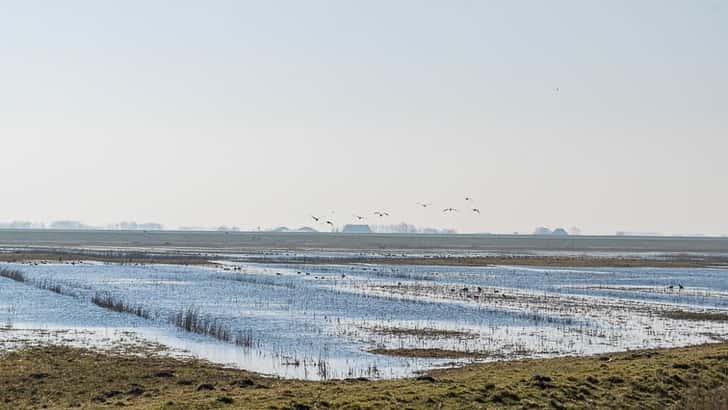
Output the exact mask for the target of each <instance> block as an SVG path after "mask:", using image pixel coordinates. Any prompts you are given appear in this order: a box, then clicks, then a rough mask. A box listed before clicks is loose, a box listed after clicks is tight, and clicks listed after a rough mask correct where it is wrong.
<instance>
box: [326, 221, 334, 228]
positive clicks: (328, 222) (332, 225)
mask: <svg viewBox="0 0 728 410" xmlns="http://www.w3.org/2000/svg"><path fill="white" fill-rule="evenodd" d="M326 225H331V227H332V228H333V227H334V223H333V222H331V221H326Z"/></svg>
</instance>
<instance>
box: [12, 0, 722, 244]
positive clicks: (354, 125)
mask: <svg viewBox="0 0 728 410" xmlns="http://www.w3.org/2000/svg"><path fill="white" fill-rule="evenodd" d="M0 10H1V12H0V221H10V220H32V221H46V222H47V221H52V220H59V219H66V220H69V219H70V220H82V221H84V222H85V223H88V224H97V225H98V224H101V225H103V224H109V223H115V222H119V221H137V222H150V221H154V222H159V223H162V224H164V225H165V226H166V227H177V226H217V225H228V226H239V227H241V228H242V229H255V228H256V227H258V226H262V227H273V226H278V225H288V226H292V227H298V226H303V225H313V226H315V227H318V228H323V227H321V226H316V225H315V224H314V223H313V221H312V220H311V218H310V216H311V215H317V216H324V217H328V218H330V219H332V220H334V221H335V222H336V223H337V224H338V225H343V224H345V223H351V222H353V217H352V214H360V215H364V216H367V217H368V220H367V222H369V223H375V224H388V223H399V222H408V223H412V224H416V225H419V226H433V227H449V228H455V229H457V230H458V231H460V232H492V233H511V232H516V231H518V232H531V231H533V229H534V228H535V227H537V226H548V227H552V228H553V227H565V228H570V227H574V226H576V227H579V228H580V229H581V230H582V232H584V233H594V234H600V233H614V232H615V231H629V232H660V233H664V234H697V233H702V234H728V217H727V214H726V209H728V188H726V186H727V184H726V181H728V163H727V161H726V160H727V159H728V115H727V113H728V41H727V39H728V3H726V2H721V1H686V0H685V1H670V0H659V1H657V0H655V1H652V0H639V1H634V0H631V1H626V0H624V1H619V0H614V1H590V0H573V1H558V0H554V1H548V2H545V1H535V0H534V1H524V0H503V1H485V0H484V1H465V0H448V1H427V0H419V1H409V0H399V1H379V0H368V1H345V0H331V1H321V0H310V1H305V2H302V1H256V2H253V1H232V0H231V1H223V0H217V1H215V0H212V1H205V2H200V1H183V0H175V1H171V0H169V1H162V0H157V1H137V0H127V1H123V2H122V1H110V0H106V1H104V0H89V1H78V0H76V1H74V0H69V1H65V2H57V1H51V0H47V1H41V0H35V1H33V0H29V1H23V2H3V3H2V4H1V5H0ZM465 196H470V197H473V198H474V201H475V206H476V207H477V208H479V209H480V210H481V214H480V215H477V214H474V213H472V212H470V211H468V209H469V208H471V206H469V205H470V204H469V203H468V202H467V201H465V200H464V197H465ZM417 202H432V203H433V206H432V207H430V208H427V209H425V208H422V207H419V206H417V204H416V203H417ZM446 207H454V208H458V209H461V210H462V212H459V213H454V214H444V213H443V212H442V209H443V208H446ZM375 210H386V211H388V212H389V213H390V214H391V216H390V217H388V218H377V217H375V216H373V215H372V213H373V212H374V211H375Z"/></svg>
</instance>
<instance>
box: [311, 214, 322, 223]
mask: <svg viewBox="0 0 728 410" xmlns="http://www.w3.org/2000/svg"><path fill="white" fill-rule="evenodd" d="M311 218H312V219H313V220H314V221H316V222H319V221H320V220H321V218H319V217H318V216H313V215H311Z"/></svg>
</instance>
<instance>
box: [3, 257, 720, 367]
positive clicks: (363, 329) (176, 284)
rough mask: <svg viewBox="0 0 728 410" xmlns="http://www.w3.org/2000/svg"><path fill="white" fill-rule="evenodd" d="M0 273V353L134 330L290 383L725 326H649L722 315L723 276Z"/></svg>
mask: <svg viewBox="0 0 728 410" xmlns="http://www.w3.org/2000/svg"><path fill="white" fill-rule="evenodd" d="M1 267H7V268H12V269H18V270H20V271H22V272H24V274H25V276H26V277H27V278H28V282H27V283H18V282H14V281H11V280H9V279H6V278H0V326H5V327H7V328H10V329H12V330H13V331H10V330H5V331H0V343H1V344H0V348H2V347H4V348H6V349H8V348H16V347H18V346H20V345H22V343H19V342H17V340H19V339H23V340H30V339H33V338H36V339H37V338H38V337H39V336H37V335H36V336H33V335H34V333H38V332H33V331H29V330H26V331H25V333H23V337H22V338H19V337H18V334H20V333H19V332H21V331H20V329H35V330H38V329H46V330H49V329H52V330H58V329H71V330H72V331H73V332H70V333H66V334H64V335H60V334H58V335H59V336H58V337H49V336H48V332H45V333H43V332H41V333H39V334H42V335H44V336H41V337H46V338H47V341H48V342H53V343H65V344H73V345H89V346H96V347H104V346H106V345H109V344H111V343H113V342H114V341H115V340H118V339H120V338H123V337H127V338H128V337H129V332H132V333H134V334H135V335H136V336H138V337H139V338H140V339H143V340H146V341H149V342H154V343H160V344H163V345H165V346H168V347H169V348H170V354H177V355H186V354H187V355H193V356H196V357H201V358H204V359H208V360H211V361H214V362H218V363H223V364H228V365H232V366H237V367H241V368H245V369H248V370H253V371H257V372H260V373H265V374H271V375H276V376H281V377H289V378H305V379H322V378H345V377H371V378H385V377H386V378H389V377H402V376H408V375H411V374H413V373H414V372H416V371H419V370H423V369H427V368H431V367H436V366H442V365H445V364H448V363H451V362H453V360H447V359H422V358H404V357H392V356H383V355H376V354H371V353H368V352H367V350H371V349H373V348H422V349H425V348H440V349H449V350H458V351H471V352H478V353H480V354H482V355H489V356H490V357H491V358H492V359H501V358H512V357H546V356H553V355H560V354H589V353H599V352H610V351H617V350H625V349H632V348H643V347H661V346H677V345H687V344H692V343H703V342H708V341H711V340H717V338H721V337H726V336H727V335H728V328H727V326H726V323H722V322H682V321H676V320H671V319H666V318H664V317H663V316H661V315H660V314H659V312H660V311H661V310H664V309H674V308H675V307H677V306H681V307H684V308H689V309H704V308H710V309H716V310H721V311H725V310H728V281H727V280H725V279H726V275H727V274H728V271H725V270H719V269H652V268H579V269H557V268H534V267H514V266H495V267H483V268H472V267H441V266H437V267H432V266H400V265H397V266H389V265H382V264H370V265H295V264H288V265H282V264H277V265H266V264H256V263H242V262H234V261H228V262H225V264H224V265H223V266H222V267H221V268H205V267H185V266H172V265H140V266H133V265H118V264H100V263H80V264H79V263H76V264H68V263H66V264H30V265H28V264H22V265H21V264H0V268H1ZM44 281H45V283H53V284H56V285H60V286H61V289H62V293H63V294H58V293H54V292H51V291H49V290H44V289H38V288H37V287H36V286H37V285H38V284H39V283H43V282H44ZM671 285H672V287H673V288H672V289H670V286H671ZM679 285H682V286H683V288H684V289H679ZM478 288H480V289H478ZM97 292H109V293H110V294H111V295H113V296H115V297H117V298H121V299H123V300H124V301H126V302H128V303H130V304H133V305H139V306H143V307H144V309H145V310H146V311H148V312H149V314H150V315H149V316H150V317H149V318H148V319H145V318H141V317H137V316H134V315H131V314H127V313H117V312H112V311H109V310H106V309H103V308H101V307H98V306H96V305H94V304H93V303H91V298H92V297H93V295H95V294H96V293H97ZM190 307H194V308H196V309H198V310H199V312H200V314H201V315H203V316H209V317H211V318H214V319H216V320H218V322H219V323H220V324H222V325H224V326H225V327H226V328H229V329H230V331H231V332H233V333H237V332H244V333H245V334H249V335H250V336H251V340H250V343H249V344H248V345H247V346H238V345H235V344H233V343H227V342H223V341H219V340H216V339H213V338H211V337H209V336H203V335H198V334H191V333H188V332H184V331H181V330H178V329H177V328H176V327H175V326H174V325H173V324H172V323H171V322H173V318H174V316H175V314H177V313H178V312H180V311H183V310H185V309H188V308H190ZM388 329H389V330H392V329H394V331H389V330H388ZM397 329H400V330H401V329H409V330H414V329H419V330H423V329H440V330H446V331H450V332H456V333H447V332H442V333H440V334H438V335H437V336H433V335H428V334H427V332H421V333H418V332H397V331H396V330H397ZM51 333H52V332H51ZM463 335H465V336H463ZM13 340H15V342H13Z"/></svg>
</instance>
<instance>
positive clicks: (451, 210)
mask: <svg viewBox="0 0 728 410" xmlns="http://www.w3.org/2000/svg"><path fill="white" fill-rule="evenodd" d="M465 202H466V203H467V204H468V209H469V212H472V213H474V214H478V215H479V214H480V209H478V208H477V207H476V206H475V201H474V200H473V198H472V197H470V196H466V197H465ZM417 205H418V206H420V207H422V208H430V207H431V206H432V202H417ZM442 212H443V213H446V214H449V213H455V212H460V209H458V208H453V207H448V208H444V209H443V210H442ZM331 213H332V214H333V213H334V212H333V211H332V212H331ZM372 215H374V216H377V217H379V218H384V217H386V216H389V212H387V211H380V210H377V211H374V212H372ZM352 216H353V217H354V219H356V221H357V222H362V221H364V220H366V219H367V218H366V217H365V216H362V215H357V214H353V215H352ZM311 219H313V220H314V221H315V222H316V223H320V224H324V225H330V226H331V228H334V226H335V225H334V221H333V220H332V219H329V218H324V217H321V216H316V215H311Z"/></svg>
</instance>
